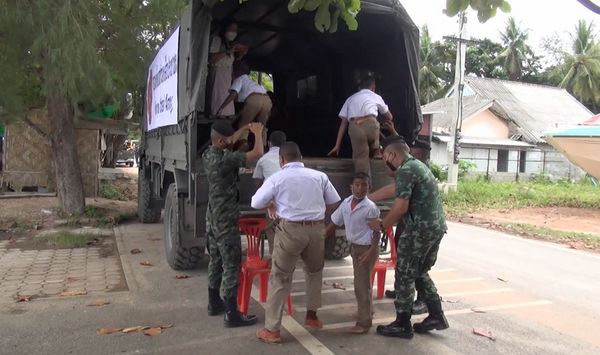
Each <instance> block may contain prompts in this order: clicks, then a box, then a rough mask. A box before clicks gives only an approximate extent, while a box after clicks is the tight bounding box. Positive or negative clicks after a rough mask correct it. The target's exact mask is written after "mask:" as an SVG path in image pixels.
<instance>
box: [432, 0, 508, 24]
mask: <svg viewBox="0 0 600 355" xmlns="http://www.w3.org/2000/svg"><path fill="white" fill-rule="evenodd" d="M469 7H471V9H473V10H475V11H476V12H477V19H478V20H479V22H481V23H484V22H486V21H487V20H489V19H490V18H492V17H494V16H496V12H497V11H498V9H500V10H501V11H502V12H510V10H511V6H510V4H509V2H508V1H506V0H446V9H445V10H444V13H445V14H446V15H448V16H450V17H454V16H456V15H457V14H458V13H459V12H461V11H465V10H467V9H468V8H469Z"/></svg>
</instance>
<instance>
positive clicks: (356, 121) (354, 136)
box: [327, 76, 393, 175]
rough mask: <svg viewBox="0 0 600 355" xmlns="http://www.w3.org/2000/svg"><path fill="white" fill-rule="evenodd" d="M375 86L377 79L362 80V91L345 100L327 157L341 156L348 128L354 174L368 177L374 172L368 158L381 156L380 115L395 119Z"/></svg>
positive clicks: (390, 119)
mask: <svg viewBox="0 0 600 355" xmlns="http://www.w3.org/2000/svg"><path fill="white" fill-rule="evenodd" d="M375 84H376V83H375V78H373V77H371V76H369V77H367V78H365V79H363V80H362V81H361V85H360V87H361V90H360V91H358V92H357V93H355V94H354V95H352V96H350V97H349V98H348V99H347V100H346V102H345V103H344V106H342V109H341V110H340V113H339V116H340V118H341V122H340V128H339V130H338V134H337V139H336V142H335V146H334V147H333V149H332V150H331V151H330V152H329V153H328V154H327V155H329V156H337V155H338V154H339V153H340V148H341V146H342V139H343V138H344V134H345V133H346V129H347V128H348V134H349V135H350V142H351V143H352V160H353V161H354V171H355V172H363V173H367V174H369V175H370V172H371V166H370V162H369V156H371V155H373V157H375V158H380V157H381V153H380V151H379V122H378V121H377V116H378V115H380V114H381V115H383V116H384V119H385V120H386V121H392V118H393V116H392V113H391V112H390V110H389V109H388V106H387V105H386V104H385V102H384V101H383V99H382V98H381V96H379V95H377V94H376V93H375V87H376V85H375Z"/></svg>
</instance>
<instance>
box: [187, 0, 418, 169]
mask: <svg viewBox="0 0 600 355" xmlns="http://www.w3.org/2000/svg"><path fill="white" fill-rule="evenodd" d="M192 22H194V21H193V20H192ZM232 22H235V23H237V24H238V25H239V32H238V38H237V40H238V41H240V42H241V43H244V44H245V45H247V46H248V47H249V51H248V54H247V55H246V57H245V61H246V62H247V63H248V64H249V65H250V67H251V68H252V70H253V71H256V72H260V73H267V74H268V75H269V77H271V78H272V80H273V98H274V100H273V104H274V109H273V115H272V117H271V118H270V120H269V122H268V125H267V127H268V129H269V130H270V131H273V130H282V131H284V132H285V133H286V134H287V135H288V139H289V140H292V141H295V142H297V143H298V144H299V146H300V147H301V148H302V151H303V152H304V153H305V155H306V156H308V157H326V154H327V152H328V151H329V149H330V148H331V146H333V144H334V143H335V139H334V138H335V134H336V132H337V128H338V125H339V120H340V118H339V117H338V113H339V110H340V108H341V107H342V105H343V103H344V101H345V100H346V98H348V97H349V96H350V95H352V94H353V93H355V92H356V91H357V88H358V82H359V80H360V78H361V76H363V75H364V73H366V72H373V73H375V74H376V75H377V79H378V81H377V93H378V94H379V95H381V96H382V97H383V98H384V100H385V101H386V103H387V104H388V106H389V108H390V111H392V112H394V125H395V128H396V130H397V131H398V132H399V133H400V135H402V136H404V137H405V139H406V141H407V142H412V141H414V139H415V138H416V133H417V132H418V130H419V128H420V110H419V102H418V97H417V95H416V85H417V84H416V73H415V71H416V70H417V68H416V66H417V61H416V52H413V51H416V50H417V47H415V45H418V29H417V28H416V27H415V26H414V24H413V23H412V22H411V21H410V18H409V17H408V15H406V13H405V12H404V10H403V9H402V8H401V7H400V5H399V4H398V3H397V2H396V1H395V0H370V1H363V2H362V10H361V12H360V13H359V15H358V22H359V27H358V30H357V31H350V30H348V29H347V28H346V27H345V25H344V24H343V22H342V21H341V20H340V25H339V28H338V30H337V32H335V33H333V34H330V33H319V32H318V31H317V30H316V29H315V27H314V12H306V11H300V12H299V13H297V14H290V13H289V12H288V9H287V1H277V0H265V1H248V2H243V3H241V4H240V3H239V2H238V1H237V0H226V1H223V2H216V4H215V5H214V8H213V10H212V22H211V23H212V24H211V38H212V36H214V35H217V34H218V33H219V32H220V31H221V30H222V27H223V26H227V24H229V23H232ZM207 90H210V87H209V86H208V87H207ZM208 95H210V94H209V93H207V96H208ZM198 133H199V136H198V138H199V139H198V148H199V149H200V150H202V148H203V144H204V143H205V142H206V141H207V139H204V138H205V136H206V138H208V137H207V134H208V130H207V126H200V125H199V132H198ZM340 156H341V157H343V158H349V157H350V156H351V145H350V142H349V139H348V137H347V135H346V137H345V138H344V143H343V144H342V150H341V152H340ZM349 172H351V171H349Z"/></svg>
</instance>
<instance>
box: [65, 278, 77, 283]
mask: <svg viewBox="0 0 600 355" xmlns="http://www.w3.org/2000/svg"><path fill="white" fill-rule="evenodd" d="M66 281H67V282H75V281H79V279H78V278H76V277H67V280H66Z"/></svg>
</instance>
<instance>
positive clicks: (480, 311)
mask: <svg viewBox="0 0 600 355" xmlns="http://www.w3.org/2000/svg"><path fill="white" fill-rule="evenodd" d="M471 312H473V313H486V312H485V311H482V310H480V309H477V308H471Z"/></svg>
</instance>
